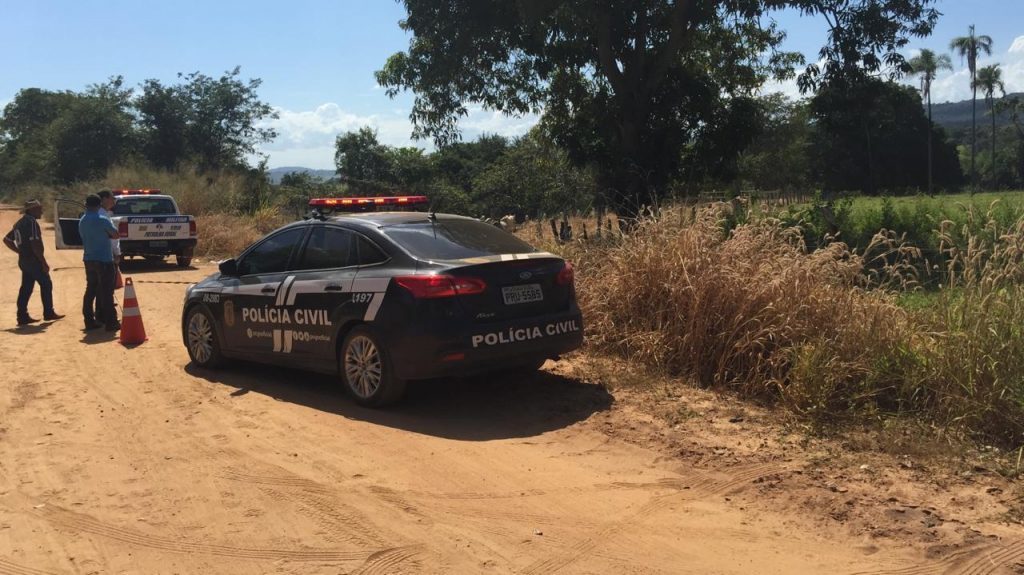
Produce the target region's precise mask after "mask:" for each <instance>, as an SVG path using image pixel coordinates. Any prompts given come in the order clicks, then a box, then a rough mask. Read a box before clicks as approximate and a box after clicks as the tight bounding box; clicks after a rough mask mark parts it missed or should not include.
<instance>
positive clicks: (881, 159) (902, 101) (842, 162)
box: [809, 79, 962, 195]
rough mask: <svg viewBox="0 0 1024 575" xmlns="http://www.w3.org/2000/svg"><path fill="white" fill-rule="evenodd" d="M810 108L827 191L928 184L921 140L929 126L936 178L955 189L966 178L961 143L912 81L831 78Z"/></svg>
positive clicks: (814, 150) (813, 150)
mask: <svg viewBox="0 0 1024 575" xmlns="http://www.w3.org/2000/svg"><path fill="white" fill-rule="evenodd" d="M810 114H811V119H812V124H813V126H814V130H813V132H812V137H811V145H810V148H809V149H810V154H811V156H812V158H813V160H812V165H813V166H814V169H815V171H816V172H817V173H816V174H815V175H816V177H817V179H818V181H819V182H821V184H822V186H823V188H824V189H825V190H826V191H827V192H834V191H848V190H857V191H860V192H863V193H865V194H870V195H874V194H877V193H880V192H883V191H884V192H890V193H906V192H910V191H913V190H916V189H920V188H923V187H924V185H925V183H926V182H927V158H926V153H925V150H923V149H922V148H921V146H920V142H921V141H922V140H924V139H925V134H924V132H925V131H926V130H933V131H935V137H934V139H935V141H936V149H935V179H936V184H937V185H938V186H940V187H943V188H946V189H951V188H955V187H957V186H959V185H960V183H961V178H962V175H961V172H960V162H959V159H958V158H957V153H956V149H955V148H954V147H953V146H952V145H951V144H950V143H949V142H948V141H947V140H946V138H945V134H944V132H943V131H942V129H941V128H938V127H936V126H934V125H932V124H931V123H930V122H929V121H928V118H927V117H926V116H925V114H924V106H922V104H921V96H920V95H919V94H918V93H917V91H916V90H914V88H912V87H910V86H903V85H901V84H897V83H895V82H885V81H882V80H876V79H872V80H867V81H865V82H861V83H859V84H857V85H855V86H852V87H851V86H836V85H832V84H826V85H825V86H823V87H822V88H821V90H819V91H818V93H817V94H816V95H815V96H814V98H812V99H811V102H810Z"/></svg>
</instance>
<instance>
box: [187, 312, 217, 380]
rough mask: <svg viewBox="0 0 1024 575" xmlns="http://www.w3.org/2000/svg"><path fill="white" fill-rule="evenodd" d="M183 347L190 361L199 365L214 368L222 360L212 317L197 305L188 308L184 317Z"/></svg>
mask: <svg viewBox="0 0 1024 575" xmlns="http://www.w3.org/2000/svg"><path fill="white" fill-rule="evenodd" d="M185 347H186V348H187V349H188V356H189V358H190V359H191V360H192V363H194V364H196V365H198V366H199V367H205V368H215V367H218V366H220V365H221V364H222V363H223V362H224V356H223V355H221V353H220V342H219V341H217V328H216V327H215V325H214V323H213V319H212V318H211V317H210V314H209V313H208V312H207V311H206V310H205V309H203V308H201V307H199V306H196V307H193V308H192V309H191V310H189V312H188V317H187V318H186V319H185Z"/></svg>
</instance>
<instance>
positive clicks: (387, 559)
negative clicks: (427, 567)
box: [352, 545, 424, 575]
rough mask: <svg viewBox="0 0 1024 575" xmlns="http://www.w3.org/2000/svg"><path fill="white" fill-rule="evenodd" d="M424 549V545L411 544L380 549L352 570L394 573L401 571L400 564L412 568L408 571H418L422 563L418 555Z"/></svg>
mask: <svg viewBox="0 0 1024 575" xmlns="http://www.w3.org/2000/svg"><path fill="white" fill-rule="evenodd" d="M423 550H424V547H423V545H410V546H408V547H395V548H393V549H386V550H384V551H378V552H376V553H374V554H373V555H370V556H369V557H368V558H367V559H366V562H365V563H363V564H362V565H360V566H359V568H358V569H356V570H355V571H353V572H352V575H392V574H394V573H399V571H396V568H397V567H399V566H405V567H408V568H409V569H410V570H409V571H406V572H407V573H417V572H419V570H420V567H421V565H420V562H419V561H417V560H416V557H417V556H418V555H420V554H421V553H422V552H423Z"/></svg>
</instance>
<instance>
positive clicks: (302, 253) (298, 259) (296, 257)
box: [289, 224, 359, 273]
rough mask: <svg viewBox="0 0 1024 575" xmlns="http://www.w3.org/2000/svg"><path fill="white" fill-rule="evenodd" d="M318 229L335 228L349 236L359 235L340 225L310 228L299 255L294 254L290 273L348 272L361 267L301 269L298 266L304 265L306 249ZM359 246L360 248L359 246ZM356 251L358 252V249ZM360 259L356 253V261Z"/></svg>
mask: <svg viewBox="0 0 1024 575" xmlns="http://www.w3.org/2000/svg"><path fill="white" fill-rule="evenodd" d="M317 228H324V229H327V228H334V229H337V230H341V231H344V232H348V233H349V234H352V235H353V236H355V235H357V232H356V231H355V230H353V229H351V228H347V227H345V226H338V225H333V224H322V225H311V226H309V232H308V233H307V234H306V237H305V239H304V240H303V241H302V247H301V248H300V249H299V251H298V253H295V254H293V261H292V262H291V266H290V267H291V269H290V270H289V271H294V272H296V273H308V272H323V271H333V270H347V269H350V268H357V267H359V264H354V265H350V266H338V267H331V268H309V269H304V268H303V269H299V268H298V267H297V266H298V265H299V264H301V263H302V258H304V257H305V256H306V248H308V247H309V242H310V240H312V239H313V232H314V231H315V230H316V229H317ZM357 246H358V244H357ZM356 249H357V250H358V247H357V248H356ZM358 258H359V254H358V252H357V253H356V259H357V260H358Z"/></svg>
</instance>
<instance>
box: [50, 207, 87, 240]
mask: <svg viewBox="0 0 1024 575" xmlns="http://www.w3.org/2000/svg"><path fill="white" fill-rule="evenodd" d="M84 212H85V205H84V204H82V203H81V202H76V201H74V200H64V199H58V200H57V201H55V202H54V203H53V219H54V224H53V233H54V236H55V237H56V242H55V243H56V244H57V249H58V250H80V249H82V236H81V234H79V233H78V220H79V219H80V218H81V217H82V213H84Z"/></svg>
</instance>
